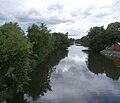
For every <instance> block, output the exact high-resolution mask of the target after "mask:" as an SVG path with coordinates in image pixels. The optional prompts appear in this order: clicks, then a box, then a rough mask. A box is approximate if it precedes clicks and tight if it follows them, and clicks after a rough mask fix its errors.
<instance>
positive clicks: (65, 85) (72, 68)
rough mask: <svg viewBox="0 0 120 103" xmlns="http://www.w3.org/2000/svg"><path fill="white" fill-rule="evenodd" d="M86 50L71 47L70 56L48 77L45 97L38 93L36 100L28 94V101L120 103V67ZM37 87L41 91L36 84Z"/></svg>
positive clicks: (55, 66) (38, 102)
mask: <svg viewBox="0 0 120 103" xmlns="http://www.w3.org/2000/svg"><path fill="white" fill-rule="evenodd" d="M84 50H87V48H85V47H82V46H75V45H72V46H70V47H69V48H68V51H69V52H68V55H67V56H66V57H65V58H64V59H61V60H60V61H59V63H58V64H57V65H54V67H53V68H54V71H53V72H52V73H50V75H49V77H48V78H46V79H47V80H48V81H46V83H48V84H47V85H49V86H48V87H47V89H46V91H45V92H44V94H43V95H42V93H41V92H39V93H40V94H39V93H38V94H39V95H38V97H37V98H36V99H33V97H32V96H30V95H28V94H27V93H26V94H24V98H25V99H26V101H27V102H30V103H120V78H119V76H120V68H119V67H118V66H116V65H115V64H114V61H112V60H109V59H107V58H106V57H104V56H102V55H100V54H93V53H88V52H86V51H84ZM51 60H52V58H51ZM46 65H47V64H46ZM43 69H44V67H43ZM41 73H42V70H41ZM37 79H38V78H36V80H37ZM43 82H44V81H43ZM38 84H39V83H38ZM32 85H34V84H32ZM34 86H35V87H36V89H37V88H38V86H37V85H34ZM43 88H44V87H43ZM43 88H42V89H43ZM38 91H39V90H38ZM36 93H37V91H36Z"/></svg>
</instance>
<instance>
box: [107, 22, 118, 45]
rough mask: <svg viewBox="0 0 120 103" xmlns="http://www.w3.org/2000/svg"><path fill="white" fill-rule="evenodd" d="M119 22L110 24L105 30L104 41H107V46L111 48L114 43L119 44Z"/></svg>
mask: <svg viewBox="0 0 120 103" xmlns="http://www.w3.org/2000/svg"><path fill="white" fill-rule="evenodd" d="M119 28H120V22H114V23H110V24H108V26H107V29H106V39H108V45H109V46H111V45H113V44H114V43H116V42H120V31H119V30H118V29H119Z"/></svg>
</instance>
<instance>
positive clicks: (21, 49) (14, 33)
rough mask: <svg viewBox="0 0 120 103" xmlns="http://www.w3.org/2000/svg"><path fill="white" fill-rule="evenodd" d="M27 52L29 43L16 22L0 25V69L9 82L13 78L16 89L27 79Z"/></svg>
mask: <svg viewBox="0 0 120 103" xmlns="http://www.w3.org/2000/svg"><path fill="white" fill-rule="evenodd" d="M29 53H30V44H29V42H28V41H27V39H26V37H25V36H24V33H23V31H22V29H21V28H20V27H19V26H18V24H17V23H12V22H10V23H5V24H4V25H2V26H0V70H4V73H5V77H6V78H7V79H8V80H9V82H10V80H11V81H12V80H14V82H15V84H16V86H17V87H18V89H17V90H18V91H21V89H22V86H23V84H25V83H26V81H27V80H28V72H29V70H30V68H29ZM7 79H6V80H7Z"/></svg>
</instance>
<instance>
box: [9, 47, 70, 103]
mask: <svg viewBox="0 0 120 103" xmlns="http://www.w3.org/2000/svg"><path fill="white" fill-rule="evenodd" d="M67 55H68V50H65V49H63V50H56V51H55V52H53V53H51V54H50V55H49V56H48V57H47V58H46V59H45V61H44V62H43V63H41V64H40V65H38V66H37V67H36V70H35V71H34V72H33V73H32V74H31V76H30V78H31V81H30V83H29V86H27V87H26V88H25V91H24V93H22V94H18V95H16V96H14V98H13V99H12V100H10V101H8V103H26V102H28V101H26V100H24V95H25V94H26V95H27V97H28V98H29V97H30V98H32V100H34V101H35V100H37V99H38V98H40V96H44V94H45V93H46V92H47V91H52V89H51V81H50V76H51V73H52V72H53V71H54V70H55V68H54V66H55V65H57V64H58V63H59V62H60V60H61V59H63V58H65V57H66V56H67Z"/></svg>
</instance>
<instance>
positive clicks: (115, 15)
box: [0, 0, 120, 38]
mask: <svg viewBox="0 0 120 103" xmlns="http://www.w3.org/2000/svg"><path fill="white" fill-rule="evenodd" d="M119 5H120V2H119V0H0V25H2V24H4V23H5V22H10V21H12V22H18V23H19V25H20V26H21V27H22V29H23V30H24V31H26V30H27V27H28V26H31V25H32V24H33V23H35V24H38V25H39V24H40V23H45V24H46V25H47V26H48V28H49V29H51V30H52V32H63V33H66V32H68V33H69V37H71V38H81V37H82V36H84V35H87V32H88V31H89V29H90V27H94V26H103V25H104V26H105V27H107V25H108V24H109V23H112V22H116V21H117V22H119V21H120V15H119V14H120V6H119Z"/></svg>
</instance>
